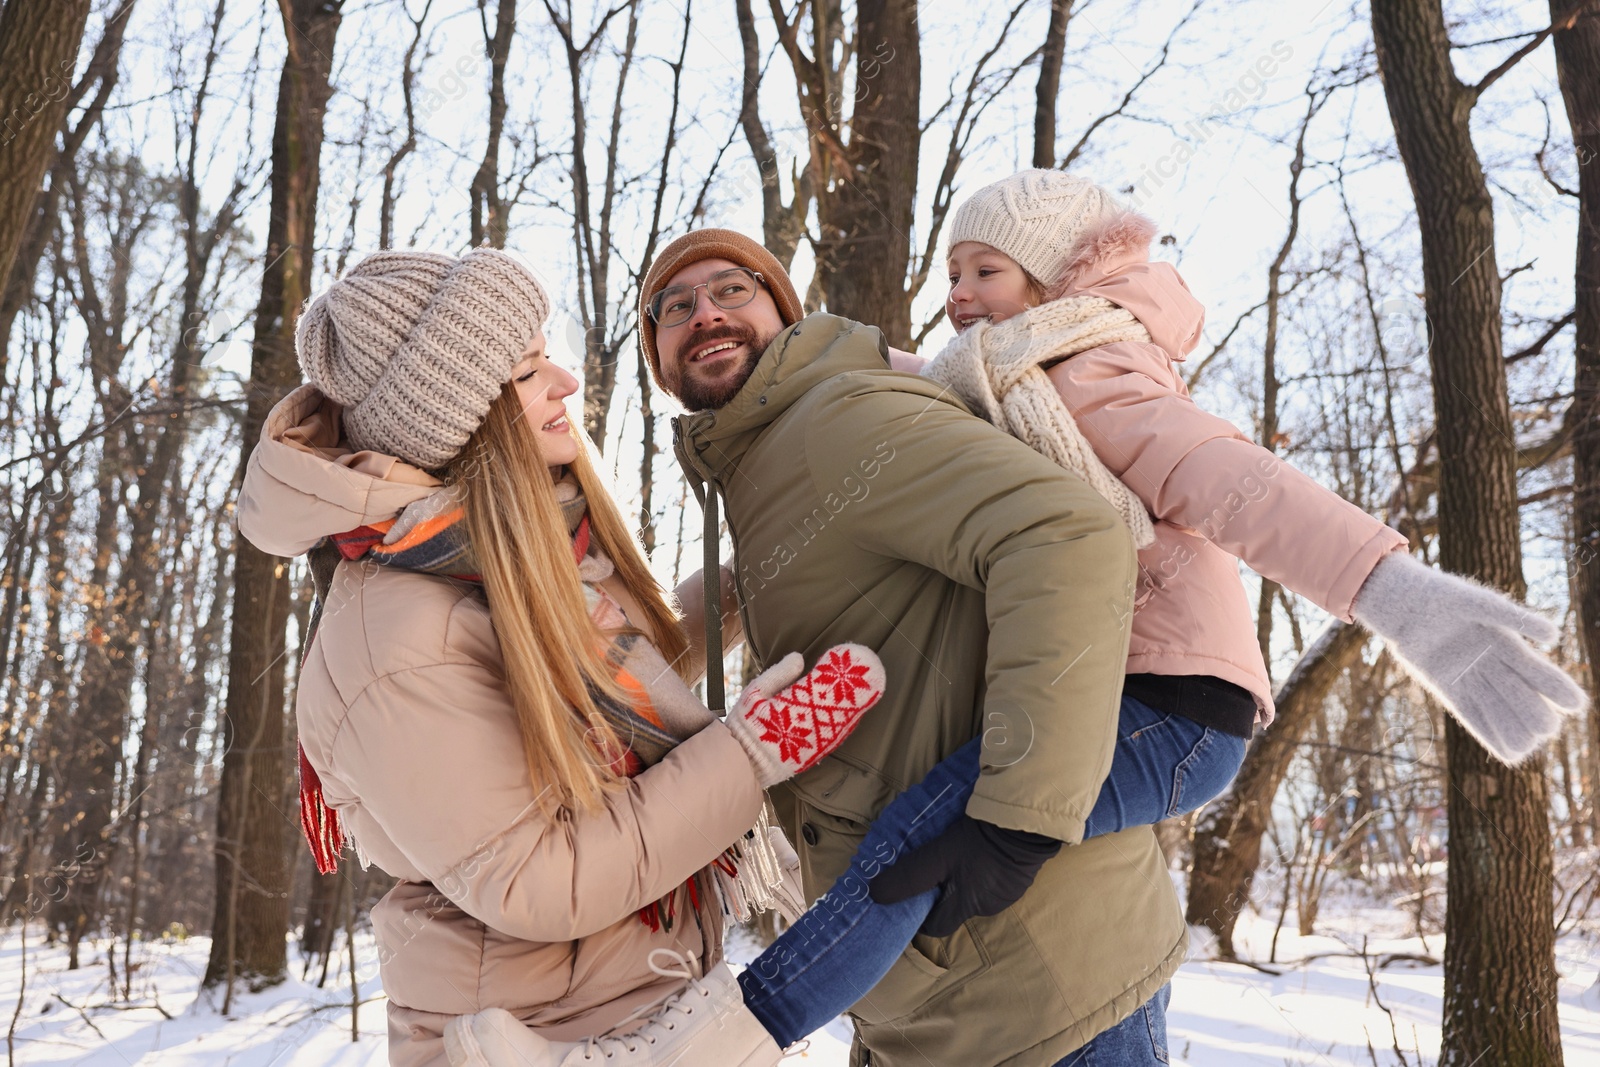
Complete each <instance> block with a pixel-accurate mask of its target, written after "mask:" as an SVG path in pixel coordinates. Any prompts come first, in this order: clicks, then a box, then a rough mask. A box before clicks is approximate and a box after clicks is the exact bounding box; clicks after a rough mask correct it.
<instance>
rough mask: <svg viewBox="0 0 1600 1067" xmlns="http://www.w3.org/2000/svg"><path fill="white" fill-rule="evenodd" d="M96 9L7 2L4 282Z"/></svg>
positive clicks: (81, 2) (0, 222)
mask: <svg viewBox="0 0 1600 1067" xmlns="http://www.w3.org/2000/svg"><path fill="white" fill-rule="evenodd" d="M89 7H90V4H89V0H56V2H55V3H50V4H37V3H35V4H28V3H14V4H6V5H5V6H4V7H0V280H3V279H7V278H10V277H11V264H12V262H13V261H14V260H15V259H16V255H17V248H18V246H20V245H21V243H22V238H23V234H24V233H26V232H27V229H28V223H29V220H31V219H32V218H33V206H34V201H35V199H36V198H37V197H38V195H39V183H40V182H42V181H44V174H45V171H47V170H49V169H50V162H51V160H53V159H54V158H55V155H56V131H57V130H59V129H60V128H61V120H62V119H63V118H64V117H65V116H66V113H67V96H68V95H69V94H70V93H71V92H72V71H73V68H74V67H75V66H77V63H78V47H79V45H81V44H82V43H83V29H84V26H85V25H86V24H87V23H88V21H89ZM5 340H6V339H5V338H3V337H0V382H3V381H5V380H6V364H5V351H6V347H7V346H6V344H5Z"/></svg>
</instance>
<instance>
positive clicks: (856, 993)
mask: <svg viewBox="0 0 1600 1067" xmlns="http://www.w3.org/2000/svg"><path fill="white" fill-rule="evenodd" d="M981 749H982V739H981V738H974V739H973V740H971V741H969V742H967V744H965V745H963V746H962V747H961V748H960V749H959V750H957V751H956V753H955V754H954V755H952V756H950V757H949V758H947V759H946V760H944V761H943V762H942V763H940V764H939V765H938V766H936V767H934V768H933V770H931V771H929V772H928V776H927V777H926V778H924V779H923V780H922V781H921V782H919V783H918V784H916V785H915V786H912V787H911V788H910V789H908V790H906V791H905V792H904V793H901V794H900V795H899V796H898V797H896V798H895V799H894V800H893V801H891V802H890V804H889V805H888V807H886V808H884V809H883V811H882V812H881V813H880V814H879V815H878V817H877V818H876V819H874V820H873V822H872V825H871V826H870V827H868V829H867V836H866V837H865V838H864V839H863V840H862V842H861V847H860V848H858V849H857V850H856V854H855V856H854V857H853V858H852V859H851V861H850V866H849V868H848V869H846V871H845V873H844V874H842V875H840V876H839V880H838V881H836V882H834V884H833V887H832V888H830V889H829V890H828V892H827V893H826V894H825V895H824V896H823V897H822V898H821V899H820V900H818V901H817V902H816V903H815V904H813V905H812V906H811V908H810V910H808V911H807V912H806V913H805V914H804V915H802V916H801V917H800V919H799V921H797V922H796V923H795V924H794V925H793V926H791V927H790V928H789V929H788V930H785V931H784V932H783V934H782V935H781V936H780V937H779V938H778V939H777V940H776V941H774V942H773V943H772V945H771V946H770V947H768V948H767V950H766V951H765V952H763V953H762V954H761V955H759V956H757V957H756V958H755V960H754V961H752V962H751V964H750V966H749V967H747V968H745V970H744V971H743V972H742V973H741V974H740V975H739V985H740V986H741V987H742V988H743V989H744V1000H745V1004H746V1005H747V1006H748V1007H749V1008H750V1010H751V1011H752V1012H754V1013H755V1016H756V1018H758V1019H760V1020H761V1022H762V1024H763V1025H764V1026H766V1028H767V1030H768V1032H769V1033H771V1034H772V1037H773V1040H775V1041H776V1042H777V1043H778V1044H779V1045H780V1046H783V1047H785V1048H786V1047H788V1046H789V1045H792V1044H794V1043H795V1042H796V1041H799V1040H800V1039H801V1038H802V1037H805V1036H806V1035H807V1034H809V1033H811V1032H813V1031H814V1030H817V1029H819V1028H820V1027H822V1026H824V1025H826V1024H827V1023H828V1022H829V1021H830V1020H831V1019H833V1018H834V1017H835V1016H837V1015H839V1013H841V1012H843V1011H846V1010H848V1009H849V1008H850V1006H851V1005H853V1004H854V1003H855V1002H856V1001H858V1000H860V999H861V998H862V996H864V995H865V994H866V993H867V992H868V991H869V990H870V989H871V988H872V987H873V986H875V985H877V984H878V980H879V979H881V978H882V977H883V976H884V975H885V974H886V973H888V970H889V968H890V967H891V966H892V965H893V964H894V961H895V960H897V959H899V958H900V954H901V953H902V952H903V951H904V950H905V947H906V946H907V945H908V944H910V943H911V937H912V935H913V934H915V933H916V932H917V929H918V927H920V926H921V925H922V922H923V920H924V919H926V918H927V916H928V912H929V911H930V910H931V909H932V908H933V903H934V900H935V898H936V897H937V895H938V890H936V889H930V890H928V891H927V892H926V893H923V894H921V895H919V896H915V897H912V898H910V899H908V900H902V901H901V902H899V903H898V904H875V903H873V901H872V898H871V897H870V896H869V895H868V894H867V884H868V883H869V882H870V881H871V880H872V878H873V877H874V876H876V875H877V873H878V871H879V870H880V869H882V867H884V866H886V865H888V864H889V863H893V862H894V858H895V857H898V856H901V855H904V854H905V853H906V852H909V851H911V850H912V849H915V848H918V847H919V846H921V845H923V844H926V843H927V842H928V841H930V840H932V839H933V838H935V837H938V836H939V834H941V833H943V832H944V830H945V829H947V828H948V827H949V826H950V824H951V823H953V822H954V821H955V820H956V818H957V817H958V816H959V815H960V814H961V813H962V812H963V811H965V810H966V807H967V800H968V798H970V797H971V796H972V787H973V786H974V785H975V784H976V783H977V780H978V757H979V753H980V751H981ZM1244 750H1245V740H1244V738H1242V737H1238V736H1235V735H1233V734H1228V733H1224V732H1222V731H1220V730H1215V729H1212V728H1210V727H1206V726H1201V725H1200V724H1199V723H1197V722H1195V721H1194V720H1192V719H1188V718H1184V717H1183V716H1180V715H1175V714H1164V713H1162V712H1159V711H1155V710H1154V709H1152V708H1149V707H1146V706H1145V705H1144V704H1141V703H1140V702H1139V701H1137V700H1134V699H1133V698H1132V697H1128V696H1124V697H1123V698H1122V709H1121V713H1120V715H1119V716H1118V721H1117V747H1116V752H1115V754H1114V756H1113V758H1112V761H1111V773H1110V776H1109V777H1108V778H1107V779H1106V784H1105V786H1104V787H1103V788H1102V789H1101V791H1100V797H1099V799H1098V800H1097V801H1096V802H1095V806H1094V810H1093V811H1092V812H1090V814H1089V819H1088V824H1087V826H1086V828H1085V830H1084V836H1085V837H1094V836H1097V835H1099V834H1106V833H1111V832H1113V831H1116V830H1122V829H1125V828H1127V827H1129V826H1139V825H1146V824H1151V823H1155V822H1159V821H1160V820H1162V819H1166V818H1170V817H1172V816H1174V815H1181V814H1183V813H1185V812H1189V811H1193V810H1194V809H1195V808H1198V807H1199V806H1200V805H1201V804H1204V803H1205V802H1206V801H1208V800H1210V799H1211V798H1212V797H1214V796H1216V795H1217V794H1218V793H1220V792H1221V791H1222V789H1223V787H1224V786H1226V785H1227V784H1228V782H1230V781H1232V779H1233V776H1234V775H1235V774H1236V773H1238V770H1239V764H1240V763H1241V762H1242V761H1243V760H1244ZM1141 1014H1148V1013H1142V1012H1141ZM1151 1017H1152V1018H1153V1017H1154V1016H1151ZM978 1025H981V1024H978ZM1116 1032H1118V1028H1113V1029H1112V1030H1110V1031H1107V1032H1106V1034H1102V1035H1100V1037H1106V1038H1108V1037H1109V1035H1111V1034H1113V1033H1116ZM1159 1036H1160V1037H1161V1039H1162V1041H1163V1042H1164V1041H1165V1034H1164V1033H1163V1034H1161V1035H1159ZM1099 1040H1100V1038H1096V1039H1095V1041H1099ZM1094 1044H1095V1042H1094V1041H1091V1042H1090V1044H1089V1046H1086V1048H1088V1047H1092V1046H1093V1045H1094ZM1152 1062H1153V1061H1152Z"/></svg>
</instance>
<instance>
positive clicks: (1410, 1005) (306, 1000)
mask: <svg viewBox="0 0 1600 1067" xmlns="http://www.w3.org/2000/svg"><path fill="white" fill-rule="evenodd" d="M1275 919H1276V915H1275V914H1274V915H1272V916H1271V917H1268V918H1263V917H1261V916H1258V915H1256V914H1254V913H1247V914H1246V915H1245V916H1244V917H1243V918H1242V919H1241V920H1240V924H1239V931H1240V936H1239V937H1238V939H1237V940H1238V947H1239V950H1240V952H1241V953H1243V954H1245V955H1246V956H1248V957H1249V958H1250V959H1252V960H1255V961H1257V962H1259V963H1265V961H1266V959H1267V956H1268V951H1269V947H1270V943H1271V939H1272V935H1273V928H1274V926H1275ZM1407 926H1408V920H1407V918H1406V916H1404V915H1402V914H1401V913H1400V912H1398V911H1395V910H1392V909H1390V908H1386V907H1383V906H1380V905H1378V904H1375V903H1372V902H1370V901H1366V900H1364V899H1363V898H1362V896H1361V892H1360V889H1359V887H1351V888H1350V890H1349V892H1346V893H1344V894H1335V895H1334V896H1333V897H1332V899H1330V900H1329V901H1328V902H1327V903H1325V904H1324V915H1323V919H1322V921H1321V922H1320V923H1319V930H1320V931H1322V932H1321V933H1319V935H1318V936H1313V937H1306V938H1302V937H1299V936H1298V935H1297V934H1296V933H1295V931H1294V917H1293V915H1292V914H1291V915H1290V919H1289V923H1288V924H1286V926H1285V928H1284V929H1283V930H1282V931H1281V933H1280V934H1279V937H1278V953H1277V959H1278V960H1279V961H1280V962H1279V964H1277V965H1276V966H1275V967H1274V969H1276V970H1280V971H1281V972H1282V973H1281V974H1278V975H1271V974H1266V973H1263V972H1262V971H1260V970H1257V969H1255V968H1252V967H1249V966H1246V965H1243V964H1228V963H1218V962H1215V961H1211V960H1207V959H1205V958H1204V955H1205V950H1206V945H1205V943H1204V940H1203V938H1201V937H1196V938H1195V944H1194V946H1193V950H1192V956H1191V959H1190V960H1189V962H1188V963H1186V964H1185V965H1184V967H1183V969H1182V970H1181V971H1180V972H1179V974H1178V976H1177V977H1176V979H1174V982H1173V994H1172V1008H1171V1011H1170V1015H1169V1031H1170V1033H1169V1036H1170V1041H1171V1053H1172V1062H1173V1063H1183V1064H1188V1065H1190V1067H1269V1065H1270V1067H1283V1065H1285V1064H1293V1065H1298V1064H1308V1065H1310V1064H1320V1065H1328V1064H1334V1065H1342V1064H1367V1065H1372V1064H1381V1065H1384V1067H1388V1065H1391V1064H1398V1063H1400V1062H1401V1060H1400V1057H1399V1056H1397V1055H1396V1053H1395V1048H1396V1046H1397V1045H1398V1047H1399V1049H1400V1051H1401V1053H1403V1054H1404V1061H1405V1062H1406V1063H1407V1064H1412V1065H1418V1067H1420V1065H1423V1064H1432V1063H1435V1062H1436V1061H1437V1058H1438V1047H1439V1017H1440V1001H1441V996H1442V981H1441V977H1440V967H1439V966H1438V965H1437V964H1433V965H1429V964H1427V963H1425V962H1416V961H1401V962H1391V963H1389V965H1388V966H1385V967H1381V968H1378V967H1377V964H1378V962H1379V960H1381V959H1383V958H1384V957H1385V956H1388V955H1391V954H1396V955H1400V956H1418V957H1431V958H1434V959H1437V958H1438V957H1439V954H1440V953H1441V952H1442V951H1443V947H1444V945H1443V939H1442V938H1441V937H1439V936H1431V937H1428V938H1427V939H1426V941H1425V942H1424V941H1423V940H1420V939H1418V938H1414V937H1406V936H1404V935H1405V933H1406V930H1407ZM30 934H37V930H34V931H30ZM1363 937H1365V938H1366V947H1367V952H1368V955H1369V957H1371V959H1370V960H1369V961H1368V962H1370V964H1371V965H1372V966H1373V967H1374V968H1375V973H1374V978H1373V981H1374V982H1375V984H1376V988H1377V996H1376V997H1374V995H1373V992H1372V988H1371V983H1369V979H1368V969H1367V963H1364V962H1363V960H1362V959H1360V958H1359V950H1360V949H1361V945H1362V938H1363ZM106 948H107V945H106V943H105V942H100V943H98V944H96V945H95V946H93V947H92V948H91V947H90V946H88V945H85V946H84V950H83V953H82V956H83V960H84V966H83V967H82V968H80V969H79V970H78V971H75V972H70V971H68V970H67V969H66V955H65V953H64V952H63V951H61V950H59V949H56V948H54V947H48V946H42V945H38V944H36V943H35V942H34V941H32V940H30V942H29V946H28V950H27V956H28V965H27V988H26V992H25V994H24V996H23V998H22V1008H21V1012H20V1014H19V1015H18V1016H17V1019H16V1032H15V1038H14V1056H15V1061H14V1062H15V1063H17V1064H61V1065H66V1064H71V1065H74V1067H77V1065H84V1067H124V1065H129V1064H140V1065H145V1067H157V1065H159V1067H202V1065H204V1067H222V1065H229V1067H268V1065H272V1067H279V1065H294V1067H382V1065H383V1064H384V1063H385V1062H386V1060H385V1055H384V1018H383V992H382V990H381V989H380V988H379V985H378V980H377V978H376V976H375V975H373V976H371V977H367V975H368V974H369V973H370V972H372V971H374V970H375V967H374V959H375V949H374V947H373V944H372V942H371V939H370V937H368V938H366V939H363V938H361V937H360V936H359V935H358V937H357V943H356V948H357V957H358V959H357V973H358V975H360V976H362V978H363V979H364V980H363V981H362V983H361V998H362V1004H361V1007H360V1012H359V1016H358V1021H359V1031H360V1033H359V1040H357V1041H354V1042H352V1041H351V1030H350V1006H349V1005H350V980H349V973H348V971H347V970H342V969H341V968H340V967H338V966H335V967H331V968H330V969H329V974H328V978H327V982H326V985H325V987H324V988H321V989H318V988H317V987H316V984H315V983H316V979H317V977H318V973H317V971H315V970H313V972H312V973H311V975H310V980H309V981H305V980H301V979H300V978H299V977H298V975H299V967H298V966H295V967H293V968H292V970H293V972H294V974H295V975H296V977H295V978H293V979H291V980H290V981H289V982H287V983H285V984H284V985H282V986H280V987H278V988H276V989H273V990H270V991H268V992H264V993H259V994H244V995H236V998H235V1002H234V1004H233V1010H232V1012H231V1013H230V1015H229V1016H227V1017H224V1016H222V1015H221V1014H220V1013H219V1011H218V1004H216V1003H213V1002H212V1000H211V999H210V998H201V997H198V996H197V993H196V990H197V987H198V985H199V980H200V973H201V971H202V970H203V969H204V967H205V961H206V953H207V948H208V945H207V941H206V939H205V938H189V939H187V940H185V941H172V942H170V943H154V944H150V945H143V946H136V948H135V952H134V962H135V964H136V965H137V970H136V972H135V974H134V982H133V997H132V999H131V1000H130V1001H127V1002H124V1001H122V1000H121V999H117V1000H116V1001H113V1000H112V998H111V997H110V995H109V988H110V987H109V974H108V971H107V967H106ZM291 951H292V950H291ZM753 953H754V947H753V945H752V943H751V942H749V941H748V940H747V939H745V938H743V937H741V936H739V935H738V934H737V933H736V934H735V936H734V939H733V941H732V942H731V944H730V955H731V956H732V957H733V958H734V959H735V960H736V961H737V960H741V959H749V958H750V956H751V955H753ZM116 957H117V958H116V962H117V966H118V972H119V974H120V969H121V965H122V948H121V946H120V944H119V945H118V948H117V953H116ZM21 962H22V961H21V952H20V950H19V946H18V936H17V931H16V930H15V929H12V930H11V931H10V932H9V934H8V935H7V936H6V938H5V940H4V942H3V943H0V1029H4V1028H5V1027H6V1026H7V1025H9V1021H10V1017H11V1016H12V1013H13V1011H14V1010H15V1009H16V1006H17V1003H18V989H19V982H20V981H21V978H22V966H21ZM1557 966H1558V969H1559V970H1560V972H1561V976H1562V978H1561V1003H1560V1018H1561V1033H1562V1041H1563V1044H1564V1046H1565V1052H1566V1062H1567V1065H1568V1067H1600V988H1597V984H1596V983H1597V975H1596V971H1597V968H1600V922H1591V923H1590V924H1588V926H1587V928H1579V929H1577V930H1574V931H1573V932H1571V933H1568V934H1567V935H1566V936H1564V937H1562V939H1561V940H1560V942H1559V944H1558V946H1557ZM1380 1002H1381V1003H1380ZM1385 1009H1387V1011H1385ZM1391 1013H1392V1021H1391ZM1369 1043H1370V1046H1371V1050H1370V1051H1369V1047H1368V1046H1369ZM848 1047H849V1028H848V1024H847V1023H845V1022H844V1021H843V1020H839V1021H836V1022H834V1023H833V1024H832V1025H831V1026H829V1027H828V1028H826V1029H825V1030H823V1031H821V1032H819V1033H818V1034H816V1035H814V1036H813V1038H812V1041H811V1045H810V1047H809V1048H808V1049H806V1050H805V1051H804V1052H803V1053H801V1054H800V1055H797V1056H795V1057H794V1058H792V1059H790V1060H787V1061H785V1062H786V1064H788V1063H794V1064H805V1065H807V1067H843V1065H844V1064H845V1063H846V1061H847V1058H848V1057H847V1055H846V1051H847V1049H848Z"/></svg>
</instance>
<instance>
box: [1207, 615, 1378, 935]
mask: <svg viewBox="0 0 1600 1067" xmlns="http://www.w3.org/2000/svg"><path fill="white" fill-rule="evenodd" d="M1366 639H1367V634H1366V631H1365V630H1362V629H1361V628H1359V627H1356V626H1347V625H1345V624H1344V623H1340V622H1335V623H1333V624H1332V625H1330V626H1329V628H1328V629H1327V630H1326V631H1325V632H1324V633H1323V634H1322V636H1321V637H1319V638H1317V640H1316V641H1315V642H1314V643H1313V644H1312V646H1311V647H1310V648H1309V649H1307V650H1306V654H1305V655H1304V656H1302V657H1301V658H1300V662H1299V663H1297V664H1296V665H1295V668H1294V673H1292V674H1291V675H1289V678H1288V680H1287V681H1285V682H1284V683H1283V688H1282V689H1280V690H1278V693H1277V698H1276V704H1277V707H1278V715H1277V718H1275V719H1274V720H1273V722H1272V727H1271V728H1270V729H1268V730H1266V731H1265V732H1263V733H1260V734H1257V735H1256V738H1255V740H1253V741H1251V742H1250V750H1249V751H1248V752H1247V753H1246V754H1245V758H1244V764H1243V766H1241V767H1240V768H1239V775H1238V777H1237V778H1235V779H1234V780H1233V788H1232V789H1231V790H1229V791H1228V793H1227V795H1225V796H1224V797H1222V799H1221V800H1219V801H1217V802H1216V803H1215V804H1214V805H1212V806H1210V807H1207V808H1206V809H1205V810H1204V811H1203V812H1202V813H1201V816H1200V821H1199V823H1197V824H1196V825H1195V828H1194V867H1193V869H1192V872H1191V873H1190V875H1189V901H1188V905H1187V907H1186V909H1185V918H1186V919H1187V921H1188V923H1189V925H1190V926H1204V927H1205V928H1206V929H1208V930H1210V931H1211V932H1212V933H1214V934H1216V935H1217V955H1218V956H1220V957H1221V958H1223V959H1233V958H1234V956H1235V952H1234V947H1233V928H1234V925H1235V924H1236V923H1237V922H1238V921H1239V913H1240V912H1242V911H1243V910H1244V907H1245V905H1246V904H1248V903H1249V902H1250V886H1251V883H1253V882H1254V881H1255V876H1256V868H1257V867H1259V866H1260V865H1261V839H1262V838H1263V837H1264V836H1266V832H1267V826H1268V824H1269V823H1270V822H1271V820H1272V801H1273V799H1274V798H1275V797H1277V795H1278V787H1279V786H1281V785H1282V784H1283V779H1284V778H1285V777H1286V776H1287V775H1288V773H1289V764H1290V763H1291V762H1292V761H1293V760H1294V754H1295V750H1296V748H1297V747H1298V746H1299V744H1300V741H1301V739H1302V738H1304V737H1305V735H1306V731H1308V730H1309V729H1311V726H1312V724H1313V723H1315V722H1316V719H1317V711H1318V709H1320V708H1321V707H1322V702H1323V701H1324V700H1326V699H1327V698H1328V692H1329V691H1330V690H1331V689H1332V688H1333V683H1334V682H1336V681H1338V679H1339V676H1340V675H1341V674H1343V673H1344V672H1345V671H1346V670H1348V669H1349V668H1350V666H1351V665H1352V664H1354V663H1355V662H1356V660H1357V659H1358V658H1359V657H1360V655H1361V646H1362V645H1363V644H1365V643H1366Z"/></svg>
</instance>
